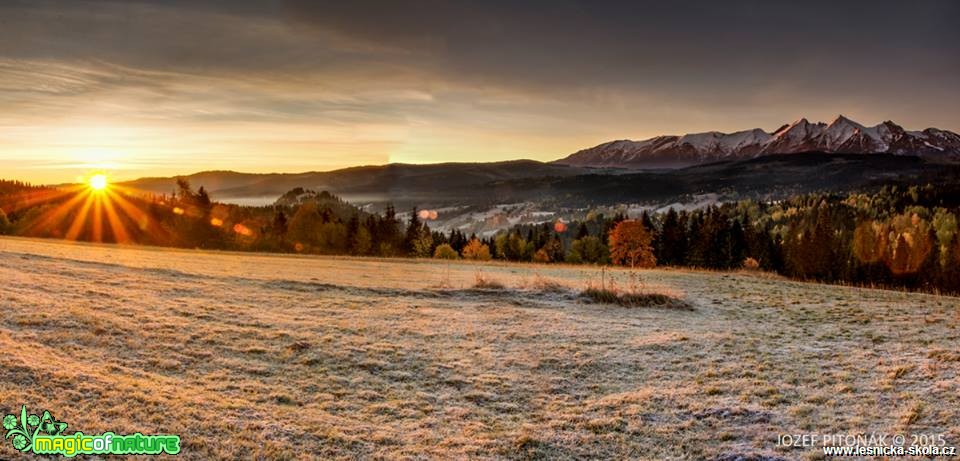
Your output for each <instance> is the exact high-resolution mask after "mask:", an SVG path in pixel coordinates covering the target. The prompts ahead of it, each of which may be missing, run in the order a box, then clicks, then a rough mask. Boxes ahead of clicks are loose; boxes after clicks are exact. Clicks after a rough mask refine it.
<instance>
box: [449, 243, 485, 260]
mask: <svg viewBox="0 0 960 461" xmlns="http://www.w3.org/2000/svg"><path fill="white" fill-rule="evenodd" d="M438 248H439V247H438ZM463 258H464V259H472V260H476V261H489V260H490V247H489V246H487V245H484V244H483V243H480V240H477V239H475V238H474V239H472V240H470V242H469V243H467V245H466V246H464V247H463Z"/></svg>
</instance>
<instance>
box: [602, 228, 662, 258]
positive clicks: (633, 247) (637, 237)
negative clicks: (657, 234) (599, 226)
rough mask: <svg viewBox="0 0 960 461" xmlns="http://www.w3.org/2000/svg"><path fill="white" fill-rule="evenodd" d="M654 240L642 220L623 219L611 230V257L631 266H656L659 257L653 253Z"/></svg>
mask: <svg viewBox="0 0 960 461" xmlns="http://www.w3.org/2000/svg"><path fill="white" fill-rule="evenodd" d="M652 240H653V238H652V237H651V236H650V232H649V231H648V230H647V228H645V227H643V223H642V222H640V221H636V220H628V221H621V222H620V223H619V224H617V227H614V228H613V230H611V231H610V259H611V260H612V261H613V263H614V264H622V265H625V266H630V267H654V266H656V265H657V258H656V257H655V256H654V255H653V246H652V245H651V241H652Z"/></svg>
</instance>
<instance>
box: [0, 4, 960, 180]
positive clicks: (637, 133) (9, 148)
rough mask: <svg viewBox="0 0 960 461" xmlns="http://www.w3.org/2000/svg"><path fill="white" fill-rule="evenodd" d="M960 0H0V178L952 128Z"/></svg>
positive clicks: (512, 155) (504, 155) (309, 165)
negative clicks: (866, 128)
mask: <svg viewBox="0 0 960 461" xmlns="http://www.w3.org/2000/svg"><path fill="white" fill-rule="evenodd" d="M958 23H960V2H955V1H949V0H944V1H933V0H931V1H917V2H903V1H880V0H875V1H856V0H851V1H844V2H836V1H829V2H827V1H813V0H808V1H804V2H795V1H769V0H768V1H739V2H732V1H730V2H725V1H715V2H713V1H671V2H663V1H658V2H643V1H629V2H611V1H602V0H594V1H589V0H584V1H573V0H550V1H500V0H486V1H474V2H465V1H439V0H411V1H395V0H385V1H378V0H353V1H349V2H347V1H342V0H341V1H307V0H302V1H301V0H290V1H282V0H278V1H244V0H224V1H207V2H204V1H190V0H166V1H159V0H157V1H146V0H143V1H138V0H126V1H84V0H73V1H69V2H67V1H43V0H39V1H36V0H33V1H22V2H21V1H16V0H14V1H10V0H5V1H3V2H0V177H2V178H6V179H19V180H26V181H30V182H34V183H61V182H73V181H76V180H78V179H82V178H83V176H84V175H89V174H92V173H93V172H99V171H104V172H107V173H108V174H109V175H110V176H111V177H112V178H114V179H115V180H119V179H133V178H137V177H143V176H170V175H175V174H189V173H193V172H197V171H203V170H235V171H245V172H302V171H319V170H330V169H336V168H342V167H347V166H355V165H367V164H384V163H390V162H404V163H434V162H450V161H456V162H474V161H498V160H508V159H519V158H530V159H536V160H544V161H547V160H553V159H557V158H561V157H564V156H566V155H568V154H570V153H572V152H575V151H577V150H580V149H582V148H586V147H590V146H593V145H596V144H599V143H602V142H605V141H609V140H613V139H644V138H649V137H652V136H656V135H661V134H683V133H688V132H700V131H710V130H717V131H726V132H729V131H737V130H742V129H750V128H756V127H759V128H763V129H766V130H768V131H772V130H774V129H776V128H778V127H779V126H781V125H782V124H784V123H789V122H791V121H793V120H796V119H799V118H801V117H806V118H808V119H810V120H823V121H830V120H831V119H833V118H834V117H835V116H836V115H838V114H843V115H845V116H847V117H849V118H851V119H853V120H856V121H859V122H861V123H864V124H867V125H873V124H876V123H879V122H881V121H884V120H888V119H889V120H894V121H895V122H897V123H899V124H901V125H903V126H904V127H906V128H908V129H923V128H926V127H930V126H933V127H938V128H943V129H948V130H953V131H960V110H958V109H957V108H958V107H960V91H958V88H960V27H957V26H956V24H958Z"/></svg>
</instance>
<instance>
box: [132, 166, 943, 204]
mask: <svg viewBox="0 0 960 461" xmlns="http://www.w3.org/2000/svg"><path fill="white" fill-rule="evenodd" d="M185 178H186V179H188V180H189V181H190V182H191V184H192V185H193V186H194V187H195V188H196V187H199V186H204V187H205V188H206V189H207V190H208V191H210V193H211V195H212V197H213V198H214V199H215V200H220V201H228V202H229V201H231V199H234V198H241V199H242V198H249V197H261V202H259V204H261V205H265V204H272V203H274V202H278V203H283V204H294V203H296V202H299V201H303V200H304V199H305V198H311V199H318V198H320V199H322V197H320V196H318V195H316V194H315V193H312V192H310V191H311V190H315V191H328V192H330V193H332V194H336V195H337V196H339V197H342V198H343V199H344V200H346V201H348V202H350V203H351V204H353V205H358V206H365V205H373V207H374V208H373V209H374V210H376V209H378V208H380V207H381V206H382V205H384V204H386V203H392V204H393V205H395V206H396V207H397V209H398V210H406V209H407V208H409V207H411V206H419V207H421V208H428V207H429V208H442V207H450V206H470V207H481V208H482V207H490V206H493V205H495V204H508V203H522V202H528V203H538V204H542V205H544V206H542V207H541V209H544V210H551V209H553V208H556V207H558V206H565V207H583V206H598V205H614V204H623V203H647V204H669V203H674V202H681V203H683V202H692V201H695V196H697V195H701V194H713V195H716V196H717V197H718V198H720V199H723V200H733V199H737V198H739V197H748V196H749V197H754V198H774V199H775V198H783V197H786V196H788V195H790V194H795V193H804V192H811V191H824V190H825V191H849V190H857V189H860V188H865V187H873V186H874V185H877V184H885V183H890V182H933V183H937V184H946V183H957V182H960V167H958V166H957V165H949V164H941V163H938V162H933V161H929V160H927V159H923V158H920V157H916V156H906V155H893V154H869V155H863V154H833V153H824V152H811V153H798V154H770V155H764V156H759V157H756V158H749V159H738V160H729V161H723V162H714V163H708V164H703V165H697V166H692V167H687V168H681V169H673V170H656V171H636V170H623V169H585V168H573V167H568V166H562V165H550V164H545V163H540V162H534V161H516V162H501V163H486V164H484V163H479V164H468V163H447V164H440V165H402V164H395V165H385V166H375V167H357V168H349V169H345V170H337V171H331V172H325V173H302V174H263V175H257V174H242V173H232V172H205V173H198V174H196V175H190V176H186V177H185ZM174 182H175V178H149V179H143V180H137V181H132V182H129V183H126V185H128V186H130V187H134V188H138V189H141V190H148V191H153V192H166V191H169V190H172V188H173V184H174ZM291 190H293V192H289V191H291ZM297 191H301V192H297ZM288 192H289V193H288ZM284 194H286V195H284ZM311 194H314V195H311ZM278 197H279V201H278Z"/></svg>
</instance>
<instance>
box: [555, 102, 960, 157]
mask: <svg viewBox="0 0 960 461" xmlns="http://www.w3.org/2000/svg"><path fill="white" fill-rule="evenodd" d="M799 152H827V153H847V154H875V153H890V154H897V155H916V156H921V157H925V158H929V159H935V160H940V161H949V162H957V161H960V135H958V134H956V133H953V132H950V131H945V130H938V129H936V128H927V129H926V130H923V131H907V130H904V129H903V128H902V127H900V126H899V125H897V124H895V123H893V122H891V121H886V122H883V123H881V124H879V125H876V126H871V127H867V126H863V125H861V124H859V123H857V122H854V121H853V120H850V119H848V118H846V117H844V116H842V115H840V116H837V118H836V119H834V120H833V121H832V122H830V123H829V124H828V123H823V122H819V123H810V122H809V121H807V119H805V118H802V119H800V120H797V121H796V122H793V123H791V124H789V125H784V126H783V127H781V128H780V129H778V130H776V131H774V132H773V133H767V132H766V131H763V130H761V129H759V128H755V129H752V130H747V131H737V132H735V133H720V132H717V131H709V132H706V133H694V134H686V135H683V136H657V137H655V138H650V139H647V140H644V141H630V140H620V141H611V142H607V143H604V144H600V145H599V146H595V147H591V148H589V149H584V150H581V151H579V152H576V153H574V154H572V155H570V156H568V157H566V158H563V159H560V160H557V161H556V163H559V164H564V165H573V166H581V167H621V168H679V167H685V166H690V165H696V164H700V163H708V162H715V161H721V160H734V159H744V158H752V157H757V156H761V155H767V154H793V153H799Z"/></svg>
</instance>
